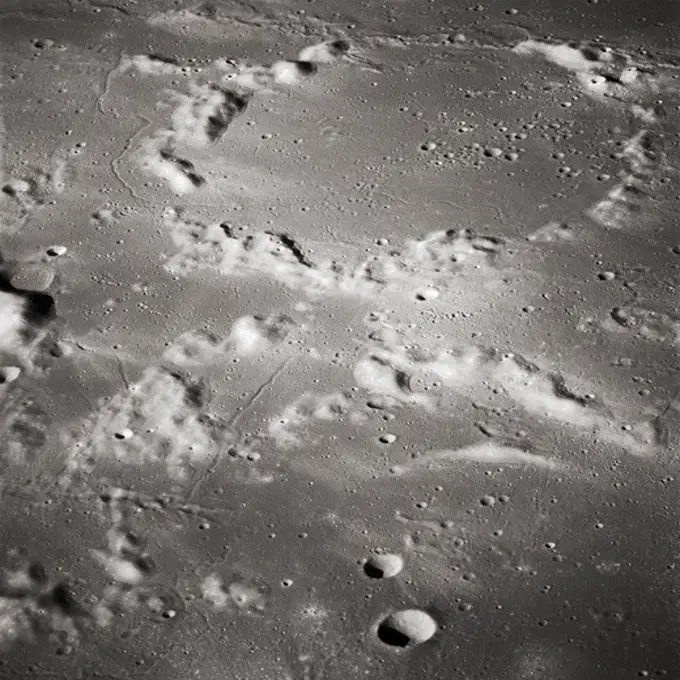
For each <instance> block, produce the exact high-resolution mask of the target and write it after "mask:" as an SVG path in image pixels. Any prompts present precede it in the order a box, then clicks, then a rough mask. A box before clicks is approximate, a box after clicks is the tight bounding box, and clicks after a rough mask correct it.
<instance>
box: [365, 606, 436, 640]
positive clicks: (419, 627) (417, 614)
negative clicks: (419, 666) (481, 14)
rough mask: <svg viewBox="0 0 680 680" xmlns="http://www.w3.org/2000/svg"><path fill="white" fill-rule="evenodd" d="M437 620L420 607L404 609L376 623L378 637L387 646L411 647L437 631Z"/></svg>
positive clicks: (427, 638)
mask: <svg viewBox="0 0 680 680" xmlns="http://www.w3.org/2000/svg"><path fill="white" fill-rule="evenodd" d="M437 628H438V626H437V622H436V621H435V620H434V619H433V618H432V617H431V616H430V615H429V614H428V613H427V612H424V611H422V610H420V609H404V610H402V611H399V612H395V613H394V614H390V615H389V616H387V617H385V618H384V619H383V620H382V621H381V622H380V624H379V625H378V630H377V635H378V639H379V640H380V641H381V642H382V643H383V644H385V645H388V646H389V647H401V648H405V647H412V646H415V645H419V644H422V643H423V642H427V640H429V639H430V638H431V637H433V636H434V634H435V633H436V632H437Z"/></svg>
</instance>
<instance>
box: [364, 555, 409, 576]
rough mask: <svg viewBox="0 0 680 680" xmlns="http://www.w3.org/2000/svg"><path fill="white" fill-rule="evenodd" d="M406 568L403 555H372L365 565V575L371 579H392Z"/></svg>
mask: <svg viewBox="0 0 680 680" xmlns="http://www.w3.org/2000/svg"><path fill="white" fill-rule="evenodd" d="M403 568H404V558H403V557H401V555H395V554H391V553H386V554H383V555H372V556H371V557H369V558H368V559H367V560H366V563H365V564H364V573H365V574H366V576H368V577H369V578H375V579H379V578H392V577H394V576H396V575H397V574H399V573H400V572H401V571H402V569H403Z"/></svg>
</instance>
